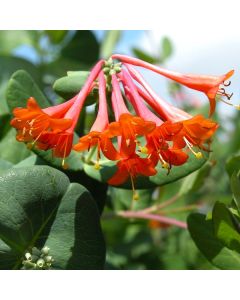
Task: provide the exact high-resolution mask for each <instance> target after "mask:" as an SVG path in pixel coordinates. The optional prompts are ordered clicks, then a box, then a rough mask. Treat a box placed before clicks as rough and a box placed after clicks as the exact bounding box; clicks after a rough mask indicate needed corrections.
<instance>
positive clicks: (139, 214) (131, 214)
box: [116, 211, 187, 229]
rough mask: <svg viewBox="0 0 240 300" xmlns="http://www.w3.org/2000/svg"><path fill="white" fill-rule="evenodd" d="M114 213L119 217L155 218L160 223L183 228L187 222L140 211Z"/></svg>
mask: <svg viewBox="0 0 240 300" xmlns="http://www.w3.org/2000/svg"><path fill="white" fill-rule="evenodd" d="M116 215H117V216H119V217H122V218H135V219H147V220H155V221H159V222H161V223H165V224H169V225H175V226H178V227H181V228H184V229H186V228H187V224H186V223H185V222H182V221H178V220H175V219H172V218H168V217H164V216H160V215H155V214H149V213H144V212H142V211H120V212H118V213H117V214H116Z"/></svg>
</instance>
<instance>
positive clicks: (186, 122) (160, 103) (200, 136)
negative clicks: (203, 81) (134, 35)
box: [127, 65, 218, 158]
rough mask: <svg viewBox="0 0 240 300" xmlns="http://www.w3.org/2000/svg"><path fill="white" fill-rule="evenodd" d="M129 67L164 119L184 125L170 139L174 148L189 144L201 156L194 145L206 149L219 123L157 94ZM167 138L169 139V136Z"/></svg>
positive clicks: (146, 98)
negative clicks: (183, 109) (207, 142)
mask: <svg viewBox="0 0 240 300" xmlns="http://www.w3.org/2000/svg"><path fill="white" fill-rule="evenodd" d="M127 69H128V70H129V72H130V74H131V75H132V76H133V77H134V79H135V80H137V82H138V83H139V84H140V85H142V87H143V88H144V89H142V88H137V90H138V92H139V93H140V94H141V96H142V97H143V98H144V100H145V101H146V102H147V103H148V104H149V105H150V106H151V107H153V108H154V109H155V110H156V111H157V112H158V113H159V115H160V116H161V117H162V118H163V119H164V120H167V121H170V122H171V123H172V124H173V123H174V124H175V125H174V126H177V127H178V126H180V127H182V128H180V127H179V129H181V130H179V131H178V132H177V131H175V133H174V132H173V136H172V138H171V139H170V140H171V141H173V142H174V143H173V148H177V149H181V148H184V147H185V146H187V147H188V148H189V149H190V150H191V152H192V153H193V154H194V155H195V156H196V157H197V158H201V157H202V153H201V152H195V151H194V150H193V146H197V147H199V148H202V149H205V148H204V147H203V144H204V143H205V142H206V141H207V140H208V139H210V138H211V137H212V135H213V134H214V132H215V131H216V130H217V128H218V124H217V123H216V122H214V121H212V120H210V119H205V118H204V117H203V116H201V115H198V116H195V117H192V116H191V115H190V114H188V113H186V112H184V111H182V110H181V109H179V108H176V107H174V106H172V105H170V104H168V103H167V102H165V101H164V100H162V99H161V98H160V97H159V96H158V95H156V93H155V92H154V91H153V90H152V89H151V87H150V86H149V85H148V84H147V83H146V82H145V80H144V79H143V77H142V76H141V75H140V74H139V73H138V72H137V71H136V70H134V69H133V68H132V67H131V66H129V65H127ZM171 126H173V125H171ZM167 127H168V128H169V124H167V123H166V126H165V129H166V128H167ZM170 128H171V127H170ZM172 128H173V127H172ZM175 129H176V127H175ZM168 131H169V129H168ZM170 132H171V129H170ZM165 133H166V132H165ZM166 139H167V140H169V139H168V138H166ZM155 140H156V139H155ZM155 143H156V142H155ZM205 150H207V149H205Z"/></svg>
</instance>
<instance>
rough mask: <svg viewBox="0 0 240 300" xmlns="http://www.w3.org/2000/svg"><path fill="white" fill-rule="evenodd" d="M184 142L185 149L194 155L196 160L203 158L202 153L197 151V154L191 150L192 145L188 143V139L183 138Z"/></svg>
mask: <svg viewBox="0 0 240 300" xmlns="http://www.w3.org/2000/svg"><path fill="white" fill-rule="evenodd" d="M183 139H184V141H185V142H186V145H187V147H188V148H189V150H190V151H191V152H192V153H193V154H194V156H195V157H196V158H197V159H201V158H202V157H203V154H202V152H200V151H198V152H195V151H194V150H193V145H192V144H191V143H190V142H189V140H188V139H186V138H185V136H184V137H183Z"/></svg>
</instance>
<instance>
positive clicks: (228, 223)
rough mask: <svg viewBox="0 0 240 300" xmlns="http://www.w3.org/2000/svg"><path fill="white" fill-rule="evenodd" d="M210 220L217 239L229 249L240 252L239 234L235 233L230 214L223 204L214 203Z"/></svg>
mask: <svg viewBox="0 0 240 300" xmlns="http://www.w3.org/2000/svg"><path fill="white" fill-rule="evenodd" d="M212 220H213V225H214V233H215V236H216V237H217V239H219V240H220V241H221V242H222V244H223V245H225V246H226V247H228V248H229V249H231V250H235V251H237V252H240V234H239V233H238V232H237V231H236V228H235V225H234V223H233V217H232V215H231V212H230V211H229V209H228V208H227V207H226V206H225V204H223V203H220V202H216V203H215V205H214V207H213V212H212Z"/></svg>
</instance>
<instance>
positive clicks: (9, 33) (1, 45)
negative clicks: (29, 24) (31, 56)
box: [0, 30, 32, 54]
mask: <svg viewBox="0 0 240 300" xmlns="http://www.w3.org/2000/svg"><path fill="white" fill-rule="evenodd" d="M31 42H32V41H31V36H30V34H29V33H28V30H1V31H0V53H4V54H9V53H11V52H12V51H13V50H14V49H15V48H16V47H18V46H21V45H29V44H31Z"/></svg>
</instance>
